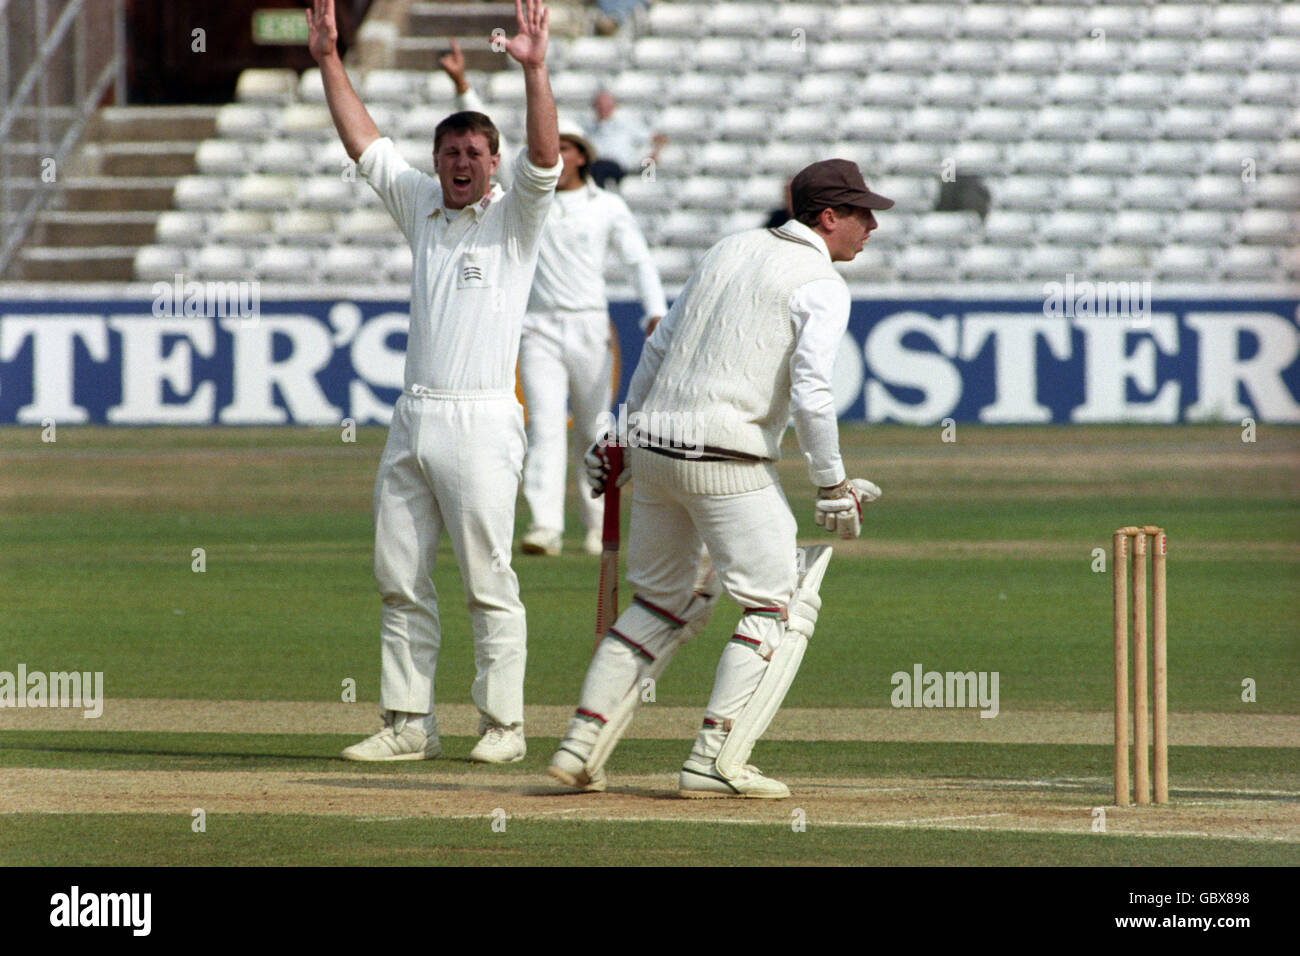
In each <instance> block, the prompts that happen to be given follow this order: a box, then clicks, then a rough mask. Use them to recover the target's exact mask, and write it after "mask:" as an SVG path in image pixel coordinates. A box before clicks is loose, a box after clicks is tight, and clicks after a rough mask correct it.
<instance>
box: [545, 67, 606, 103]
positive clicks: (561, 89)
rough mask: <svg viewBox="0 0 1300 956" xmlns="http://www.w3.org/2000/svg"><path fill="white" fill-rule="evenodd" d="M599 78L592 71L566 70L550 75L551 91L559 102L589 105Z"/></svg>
mask: <svg viewBox="0 0 1300 956" xmlns="http://www.w3.org/2000/svg"><path fill="white" fill-rule="evenodd" d="M600 85H601V84H600V78H599V77H598V76H596V75H595V74H594V73H588V72H585V71H577V70H566V71H565V72H563V73H559V74H557V75H555V76H553V77H551V92H552V93H554V94H555V99H556V102H558V103H561V104H570V103H572V104H580V105H582V106H584V107H586V106H590V105H591V100H592V97H594V96H595V95H596V93H597V91H598V90H599V89H600Z"/></svg>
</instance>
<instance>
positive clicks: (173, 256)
mask: <svg viewBox="0 0 1300 956" xmlns="http://www.w3.org/2000/svg"><path fill="white" fill-rule="evenodd" d="M186 265H187V263H186V257H185V253H183V252H182V251H181V250H179V249H176V248H173V247H171V246H141V247H140V248H139V249H137V250H136V252H135V260H134V263H133V265H132V269H133V270H134V272H135V277H136V278H137V279H144V280H158V279H166V280H169V281H170V280H171V279H172V278H173V277H174V276H175V275H176V274H177V273H184V272H186V271H187V268H186Z"/></svg>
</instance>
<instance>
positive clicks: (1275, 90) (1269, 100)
mask: <svg viewBox="0 0 1300 956" xmlns="http://www.w3.org/2000/svg"><path fill="white" fill-rule="evenodd" d="M1238 95H1239V96H1240V97H1241V99H1242V101H1243V102H1245V103H1266V104H1272V105H1276V106H1286V105H1288V104H1291V103H1294V102H1296V79H1295V76H1294V75H1290V74H1288V73H1285V72H1281V71H1276V72H1274V71H1264V70H1261V71H1258V72H1255V73H1251V74H1250V75H1249V76H1247V77H1246V79H1245V81H1244V82H1243V83H1242V84H1241V89H1240V90H1239V91H1238Z"/></svg>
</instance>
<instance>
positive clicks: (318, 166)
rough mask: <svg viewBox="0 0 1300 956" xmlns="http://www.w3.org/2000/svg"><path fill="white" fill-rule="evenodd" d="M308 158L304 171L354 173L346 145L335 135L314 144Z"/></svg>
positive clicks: (324, 173)
mask: <svg viewBox="0 0 1300 956" xmlns="http://www.w3.org/2000/svg"><path fill="white" fill-rule="evenodd" d="M426 142H428V140H426ZM310 158H311V164H310V169H309V170H305V171H306V172H311V173H316V174H320V175H326V174H329V175H334V176H341V175H343V173H344V171H348V172H349V173H352V174H355V173H356V168H357V164H356V163H354V162H353V161H352V157H350V156H349V155H348V151H347V147H345V146H344V145H343V143H342V141H341V140H339V138H338V137H337V136H336V137H335V138H334V139H332V140H330V141H329V142H326V143H322V144H320V145H317V146H315V147H314V148H313V149H312V150H311V154H310Z"/></svg>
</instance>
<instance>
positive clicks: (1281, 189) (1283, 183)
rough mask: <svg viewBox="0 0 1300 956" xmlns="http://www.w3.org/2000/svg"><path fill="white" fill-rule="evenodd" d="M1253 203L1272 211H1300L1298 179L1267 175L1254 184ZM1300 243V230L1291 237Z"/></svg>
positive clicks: (1275, 174)
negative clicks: (1267, 207) (1272, 209)
mask: <svg viewBox="0 0 1300 956" xmlns="http://www.w3.org/2000/svg"><path fill="white" fill-rule="evenodd" d="M1255 201H1256V202H1258V203H1259V204H1261V205H1263V206H1269V207H1272V208H1274V209H1300V178H1297V177H1295V176H1284V175H1282V174H1280V173H1268V174H1267V175H1264V176H1261V177H1260V178H1259V181H1258V182H1257V183H1256V184H1255ZM1293 241H1300V229H1297V230H1296V231H1295V233H1294V235H1293Z"/></svg>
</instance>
